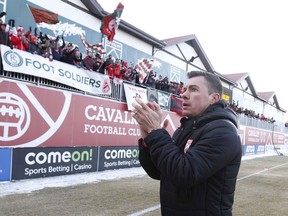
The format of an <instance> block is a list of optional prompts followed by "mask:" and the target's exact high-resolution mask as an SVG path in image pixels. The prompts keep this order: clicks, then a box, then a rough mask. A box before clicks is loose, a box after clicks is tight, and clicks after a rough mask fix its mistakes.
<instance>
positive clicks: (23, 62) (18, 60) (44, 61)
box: [0, 45, 111, 94]
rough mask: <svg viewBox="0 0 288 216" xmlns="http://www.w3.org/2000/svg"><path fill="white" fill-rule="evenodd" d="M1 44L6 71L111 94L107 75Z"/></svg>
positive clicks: (98, 92) (97, 92)
mask: <svg viewBox="0 0 288 216" xmlns="http://www.w3.org/2000/svg"><path fill="white" fill-rule="evenodd" d="M0 46H1V57H2V63H3V68H4V70H6V71H12V72H18V73H24V74H28V75H33V76H38V77H42V78H45V79H49V80H53V81H55V82H59V83H63V84H65V85H68V86H71V87H74V88H77V89H80V90H82V91H85V92H90V93H93V94H111V85H110V80H109V76H106V75H103V74H100V73H97V72H91V71H88V70H84V69H81V68H77V67H76V66H74V65H70V64H66V63H63V62H60V61H55V60H53V61H49V59H48V58H43V57H42V56H40V55H35V54H31V53H29V52H25V51H21V50H18V49H13V50H11V49H10V47H7V46H4V45H0Z"/></svg>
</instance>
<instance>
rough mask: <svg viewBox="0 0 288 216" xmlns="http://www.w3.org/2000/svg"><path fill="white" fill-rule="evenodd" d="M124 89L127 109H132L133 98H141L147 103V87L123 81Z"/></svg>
mask: <svg viewBox="0 0 288 216" xmlns="http://www.w3.org/2000/svg"><path fill="white" fill-rule="evenodd" d="M123 85H124V91H125V96H126V101H127V106H128V110H133V109H134V108H133V107H132V103H133V102H134V101H135V98H139V99H141V100H142V101H143V102H144V103H147V89H146V88H140V87H137V86H134V85H129V84H126V83H123Z"/></svg>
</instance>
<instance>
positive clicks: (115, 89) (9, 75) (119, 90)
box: [0, 69, 288, 134]
mask: <svg viewBox="0 0 288 216" xmlns="http://www.w3.org/2000/svg"><path fill="white" fill-rule="evenodd" d="M95 73H96V72H95ZM0 77H2V78H4V79H9V80H17V81H21V82H28V83H30V84H34V85H37V86H46V87H51V88H56V89H60V90H66V91H72V92H77V93H80V94H84V95H92V96H96V97H102V98H108V99H111V100H117V101H121V102H126V97H125V92H124V85H123V83H128V84H130V85H135V86H137V87H141V88H147V86H142V85H138V84H136V83H133V82H128V81H123V83H122V84H115V83H114V82H113V80H110V83H111V95H101V94H91V93H87V92H84V91H82V90H79V89H76V88H73V87H71V86H68V85H64V84H62V83H58V82H55V81H52V80H49V79H45V78H42V77H36V76H32V75H27V74H23V73H17V72H9V71H4V70H3V69H1V70H0ZM156 91H157V92H159V91H160V92H163V91H161V90H156ZM170 105H171V103H169V106H168V107H162V109H164V110H170ZM238 117H239V123H240V124H241V125H244V126H251V127H256V128H262V129H266V130H271V131H278V132H282V133H287V134H288V128H287V127H285V126H284V125H277V123H269V122H266V121H261V120H259V119H256V118H252V117H248V116H245V115H244V114H239V115H238Z"/></svg>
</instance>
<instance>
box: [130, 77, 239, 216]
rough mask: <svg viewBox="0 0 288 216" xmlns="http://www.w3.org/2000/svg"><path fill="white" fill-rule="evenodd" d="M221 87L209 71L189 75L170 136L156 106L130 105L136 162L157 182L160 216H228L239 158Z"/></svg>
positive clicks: (234, 119)
mask: <svg viewBox="0 0 288 216" xmlns="http://www.w3.org/2000/svg"><path fill="white" fill-rule="evenodd" d="M221 95H222V85H221V82H220V80H219V78H218V77H217V76H215V75H214V74H212V73H206V72H205V73H204V72H190V73H188V81H187V83H186V85H185V86H184V88H183V93H182V94H181V97H182V98H183V115H184V116H185V117H184V118H182V119H181V126H180V127H179V128H178V129H177V130H176V131H175V132H174V134H173V136H172V137H171V136H170V135H169V133H168V132H167V131H166V130H165V128H166V127H167V122H164V123H163V127H162V128H161V122H162V111H161V109H160V107H159V106H158V104H156V103H155V102H153V103H149V102H148V103H147V104H145V103H143V102H142V101H141V100H139V99H137V100H136V102H134V103H133V106H134V110H133V117H134V118H135V119H136V121H137V122H138V124H139V126H140V130H141V135H142V138H141V139H140V140H139V149H140V154H139V160H140V163H141V165H142V167H143V168H144V170H145V171H146V173H147V174H148V175H149V176H150V177H151V178H153V179H157V180H160V202H161V213H162V215H164V216H167V215H168V216H175V215H177V216H186V215H187V216H188V215H189V216H190V215H193V216H210V215H217V216H218V215H225V216H226V215H227V216H230V215H232V205H233V201H234V192H235V186H236V181H237V175H238V171H239V168H240V163H241V157H242V146H241V141H240V138H239V135H238V130H237V125H238V124H237V116H236V114H235V113H234V112H233V111H232V110H231V109H230V108H228V106H227V104H226V103H225V101H223V100H221Z"/></svg>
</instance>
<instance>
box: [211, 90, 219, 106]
mask: <svg viewBox="0 0 288 216" xmlns="http://www.w3.org/2000/svg"><path fill="white" fill-rule="evenodd" d="M210 96H211V97H212V98H211V104H214V103H216V102H218V101H219V100H221V96H220V94H219V93H216V92H214V93H212V94H211V95H210Z"/></svg>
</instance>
